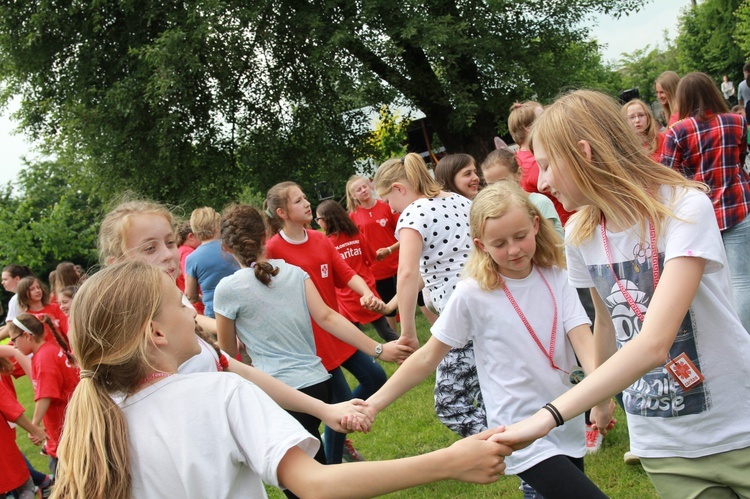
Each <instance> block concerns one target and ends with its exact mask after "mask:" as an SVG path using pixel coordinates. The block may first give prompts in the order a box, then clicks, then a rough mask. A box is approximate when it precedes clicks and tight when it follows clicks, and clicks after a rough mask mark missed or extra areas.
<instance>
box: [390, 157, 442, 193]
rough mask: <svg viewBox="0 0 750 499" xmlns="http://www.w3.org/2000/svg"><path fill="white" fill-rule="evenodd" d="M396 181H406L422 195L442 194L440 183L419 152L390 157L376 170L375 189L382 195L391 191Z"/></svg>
mask: <svg viewBox="0 0 750 499" xmlns="http://www.w3.org/2000/svg"><path fill="white" fill-rule="evenodd" d="M396 182H406V183H407V184H409V186H410V187H411V188H412V189H414V191H415V192H416V193H417V194H418V195H420V196H425V197H428V198H431V197H435V196H437V195H438V194H440V185H439V184H438V183H437V182H436V181H435V179H434V178H432V176H431V175H430V172H429V170H427V164H425V162H424V160H423V159H422V156H420V155H419V154H414V153H409V154H407V155H406V156H404V157H403V158H398V159H396V158H394V159H389V160H388V161H386V162H385V163H383V164H382V165H380V167H379V168H378V171H377V172H375V189H377V191H378V195H380V196H383V195H385V194H388V193H389V192H391V190H393V184H394V183H396Z"/></svg>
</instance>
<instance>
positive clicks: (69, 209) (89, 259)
mask: <svg viewBox="0 0 750 499" xmlns="http://www.w3.org/2000/svg"><path fill="white" fill-rule="evenodd" d="M16 186H17V188H18V189H19V190H20V194H21V195H20V196H19V195H15V194H14V193H13V189H12V186H11V185H10V184H9V185H6V186H5V188H4V190H3V192H2V195H1V196H0V233H2V234H3V237H2V238H0V261H2V262H5V264H9V263H17V264H21V265H27V266H28V267H30V268H31V269H33V270H34V271H35V272H36V273H38V274H39V275H41V276H43V277H45V278H46V275H47V273H48V272H49V271H51V270H53V269H54V268H55V266H56V265H57V263H59V262H60V261H63V260H69V261H73V262H75V263H79V264H81V265H84V266H88V265H91V264H93V263H94V262H96V237H97V232H98V227H99V221H100V220H101V218H102V206H103V203H102V198H101V196H100V195H99V194H98V192H97V189H96V184H94V183H93V182H92V181H91V179H90V178H87V177H84V176H81V175H77V174H75V172H74V169H73V168H72V167H71V166H70V165H68V164H66V163H65V162H64V161H43V162H38V163H31V164H29V163H27V164H26V168H25V169H23V170H21V172H20V174H19V178H18V181H17V182H16Z"/></svg>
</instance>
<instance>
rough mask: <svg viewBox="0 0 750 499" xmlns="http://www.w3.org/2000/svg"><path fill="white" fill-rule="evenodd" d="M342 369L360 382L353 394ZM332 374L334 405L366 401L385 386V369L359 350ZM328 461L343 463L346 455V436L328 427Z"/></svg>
mask: <svg viewBox="0 0 750 499" xmlns="http://www.w3.org/2000/svg"><path fill="white" fill-rule="evenodd" d="M341 367H343V368H345V369H346V370H347V371H349V372H350V373H352V375H353V376H354V377H355V378H357V381H359V386H358V387H357V388H355V389H354V392H352V390H351V388H349V383H347V382H346V378H345V377H344V373H343V372H342V371H341ZM341 367H337V368H336V369H334V370H333V371H328V372H329V373H331V382H332V383H333V386H332V395H333V400H332V403H334V404H337V403H339V402H346V401H347V400H351V399H352V398H360V399H366V398H367V397H369V396H370V395H372V394H373V393H375V392H376V391H378V389H380V387H381V386H383V385H384V384H385V381H386V379H387V378H386V374H385V371H384V370H383V368H382V367H381V366H380V364H378V363H377V362H373V359H372V357H370V356H369V355H367V354H364V353H362V352H360V351H359V350H357V351H356V352H354V355H352V356H351V357H349V358H348V359H346V360H345V361H344V363H343V364H341ZM324 435H325V442H326V445H325V448H326V460H327V461H328V464H339V463H341V455H342V454H343V453H344V441H345V440H346V435H345V434H343V433H337V432H335V431H333V430H332V429H330V428H329V427H327V426H326V429H325V432H324Z"/></svg>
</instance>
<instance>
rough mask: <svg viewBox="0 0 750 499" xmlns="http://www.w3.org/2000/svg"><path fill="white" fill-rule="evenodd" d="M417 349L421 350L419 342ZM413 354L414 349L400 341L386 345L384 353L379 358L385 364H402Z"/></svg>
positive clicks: (384, 345)
mask: <svg viewBox="0 0 750 499" xmlns="http://www.w3.org/2000/svg"><path fill="white" fill-rule="evenodd" d="M402 338H403V337H402ZM417 348H419V342H417ZM413 353H414V347H412V346H410V345H407V344H403V343H402V341H401V339H398V340H394V341H389V342H388V343H384V344H383V353H382V354H380V357H379V358H380V359H381V360H383V361H385V362H395V363H396V364H401V363H402V362H403V361H405V360H406V359H408V358H409V356H410V355H411V354H413Z"/></svg>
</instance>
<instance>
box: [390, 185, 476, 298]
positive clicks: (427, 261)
mask: <svg viewBox="0 0 750 499" xmlns="http://www.w3.org/2000/svg"><path fill="white" fill-rule="evenodd" d="M470 208H471V201H469V200H468V199H466V198H465V197H463V196H461V195H460V194H455V193H451V195H450V196H447V197H444V198H440V197H436V198H420V199H417V200H416V201H414V202H413V203H411V204H409V206H407V207H406V208H405V209H404V211H403V213H401V216H400V217H399V219H398V223H397V224H396V238H397V239H399V231H400V230H401V229H404V228H406V229H414V230H416V231H417V232H419V234H420V235H421V236H422V254H421V255H420V257H419V272H420V274H422V278H423V279H424V285H425V288H426V289H427V290H428V291H429V294H430V300H432V303H433V304H434V305H435V310H436V311H437V312H438V313H440V312H441V311H442V310H443V307H444V306H445V303H446V302H447V301H448V297H450V294H451V293H452V292H453V290H454V289H455V288H456V282H458V279H459V277H460V276H461V270H462V269H463V267H464V265H465V264H466V260H467V259H468V258H469V252H470V251H471V248H472V247H473V243H472V241H471V237H470V236H469V230H470V229H469V209H470Z"/></svg>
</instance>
